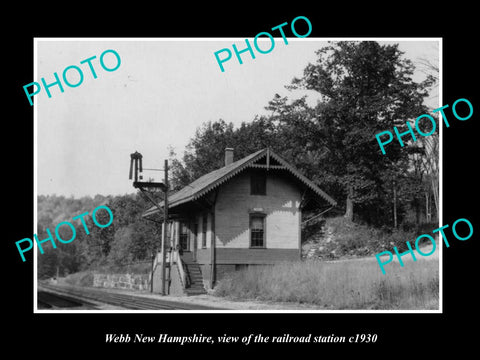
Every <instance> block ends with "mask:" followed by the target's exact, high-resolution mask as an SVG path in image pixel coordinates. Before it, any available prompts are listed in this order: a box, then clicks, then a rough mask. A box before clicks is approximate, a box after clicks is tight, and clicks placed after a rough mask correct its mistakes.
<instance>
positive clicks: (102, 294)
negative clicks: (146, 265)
mask: <svg viewBox="0 0 480 360" xmlns="http://www.w3.org/2000/svg"><path fill="white" fill-rule="evenodd" d="M38 290H39V291H40V290H42V291H48V290H50V291H52V292H54V293H58V294H60V295H63V296H67V297H68V298H71V299H78V300H79V301H80V302H82V301H83V300H87V301H88V300H90V301H97V302H100V303H104V304H110V305H115V306H120V307H122V308H125V309H130V310H221V309H220V308H213V307H209V306H203V305H196V304H185V303H179V302H174V301H169V300H163V299H154V298H148V297H145V296H136V295H128V294H123V293H115V292H113V291H105V290H101V289H94V288H80V287H76V286H64V285H62V286H56V285H52V284H45V283H40V282H39V283H38Z"/></svg>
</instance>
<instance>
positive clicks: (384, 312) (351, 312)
mask: <svg viewBox="0 0 480 360" xmlns="http://www.w3.org/2000/svg"><path fill="white" fill-rule="evenodd" d="M249 39H251V38H249ZM281 39H282V38H281V37H280V38H278V37H275V40H276V41H277V40H278V41H280V40H281ZM287 39H288V41H289V42H290V41H394V42H396V41H412V42H415V41H438V45H439V92H438V100H439V107H440V106H442V104H443V38H441V37H414V38H409V37H406V38H404V37H329V38H309V37H305V38H290V37H287ZM33 40H34V49H33V54H34V60H33V61H34V64H33V69H34V70H33V76H34V81H35V80H36V79H37V78H38V73H37V59H38V50H37V46H38V42H39V41H92V42H94V41H112V42H114V41H156V42H159V41H177V42H178V41H180V42H183V41H238V40H240V41H243V40H245V38H239V37H226V38H221V37H220V38H33ZM260 40H266V39H260ZM37 101H38V100H37V99H36V100H35V102H34V105H33V114H34V140H33V141H34V165H33V171H34V175H33V179H34V226H33V228H34V231H35V234H36V233H37V153H38V152H37V146H38V142H37V125H38V123H37V121H38V113H37V106H36V104H37ZM439 142H440V144H439V177H440V180H439V206H440V213H439V224H440V226H443V195H442V194H443V166H442V162H443V122H442V126H441V127H440V130H439ZM32 241H34V239H32ZM439 244H440V241H439ZM33 248H34V250H33V276H34V280H33V281H34V286H33V291H34V293H33V301H34V303H33V307H34V313H35V314H90V313H94V314H96V313H109V314H152V313H156V314H159V313H166V314H199V313H200V314H231V313H233V314H246V313H248V314H256V313H270V314H271V313H275V314H312V313H313V314H392V313H393V314H432V313H433V314H441V313H443V256H442V254H443V246H439V309H438V310H314V309H312V310H39V309H38V307H37V275H38V274H37V246H33ZM165 300H168V297H166V298H165ZM189 304H190V303H189Z"/></svg>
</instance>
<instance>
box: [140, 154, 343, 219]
mask: <svg viewBox="0 0 480 360" xmlns="http://www.w3.org/2000/svg"><path fill="white" fill-rule="evenodd" d="M265 156H269V157H270V158H273V159H275V160H276V161H277V162H278V163H280V164H281V166H277V167H276V168H281V169H284V170H287V171H289V172H290V173H291V174H292V175H294V176H295V177H296V178H297V179H299V180H300V181H301V182H302V183H304V184H305V185H306V186H307V187H308V188H309V189H310V190H312V191H313V192H314V193H316V194H317V195H319V196H321V197H322V198H323V199H325V200H326V201H328V202H329V203H330V204H331V205H336V201H335V200H333V199H332V198H331V197H330V196H329V195H327V194H326V193H325V192H324V191H323V190H321V189H320V188H319V187H318V186H317V185H316V184H314V183H313V182H312V181H310V180H308V179H307V178H306V177H305V176H303V175H302V174H301V173H300V172H299V171H298V170H297V169H295V168H294V167H293V166H291V165H290V164H288V163H287V162H286V161H285V160H283V159H282V158H281V157H279V156H278V155H277V154H275V153H273V152H272V151H271V150H270V149H268V148H267V149H263V150H259V151H257V152H254V153H253V154H250V155H248V156H246V157H244V158H243V159H240V160H237V161H235V162H233V163H231V164H229V165H226V166H224V167H222V168H220V169H217V170H214V171H212V172H210V173H208V174H205V175H203V176H201V177H200V178H198V179H197V180H195V181H193V182H192V183H190V184H189V185H187V186H185V187H184V188H182V189H180V190H179V191H177V192H176V193H174V194H172V195H170V197H169V199H168V203H169V206H168V207H169V208H174V207H176V206H178V205H180V204H184V203H187V202H190V201H195V200H197V199H199V198H200V197H202V196H203V195H205V194H206V193H208V192H209V191H211V190H212V189H214V188H217V187H218V186H220V185H221V184H223V183H225V182H226V181H227V180H229V179H230V178H232V177H233V176H235V175H237V174H238V173H240V172H241V171H243V170H244V169H245V168H247V167H254V165H255V164H254V163H255V162H256V161H258V160H260V159H262V158H263V157H265ZM272 167H273V166H272ZM156 212H158V208H156V207H155V206H153V207H151V208H150V209H148V210H147V211H146V212H145V213H144V214H143V216H148V215H151V214H154V213H156Z"/></svg>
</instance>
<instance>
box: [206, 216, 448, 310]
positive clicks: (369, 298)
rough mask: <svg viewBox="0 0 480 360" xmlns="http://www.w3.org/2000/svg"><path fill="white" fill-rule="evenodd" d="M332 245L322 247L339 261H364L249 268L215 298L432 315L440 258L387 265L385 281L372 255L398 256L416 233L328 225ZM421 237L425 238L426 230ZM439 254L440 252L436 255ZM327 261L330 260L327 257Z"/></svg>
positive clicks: (330, 222) (436, 300)
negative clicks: (387, 252) (425, 311)
mask: <svg viewBox="0 0 480 360" xmlns="http://www.w3.org/2000/svg"><path fill="white" fill-rule="evenodd" d="M326 227H327V228H328V227H329V228H330V229H331V230H332V231H333V233H334V236H333V239H332V240H331V241H329V242H328V243H327V244H325V246H324V247H325V250H326V254H327V255H329V254H330V251H331V250H335V253H336V254H337V256H338V255H340V258H342V257H344V256H345V257H352V255H353V257H354V256H355V255H360V256H363V257H365V259H364V260H346V261H341V262H336V263H328V262H325V261H321V260H308V261H302V262H293V263H284V264H278V265H274V266H258V267H250V268H247V269H245V270H241V271H237V272H234V273H232V274H230V275H229V276H228V277H227V278H225V279H224V280H222V281H221V282H220V283H219V284H218V286H217V288H216V290H215V295H217V296H221V297H226V298H229V299H238V300H247V299H248V300H262V301H283V302H296V303H310V304H315V305H317V306H320V307H324V308H325V309H402V310H414V309H417V310H423V309H428V310H434V309H438V306H439V266H438V261H437V260H438V258H436V259H435V258H434V256H432V257H431V258H424V257H422V256H417V258H418V260H417V262H413V261H411V260H410V261H408V260H407V259H406V258H408V257H410V255H407V256H404V257H403V259H404V262H405V266H404V267H401V266H400V265H399V263H398V261H397V262H392V263H390V264H388V265H386V267H385V270H386V274H385V275H383V274H382V272H381V270H380V267H379V265H378V263H377V261H376V259H375V254H377V253H379V252H382V251H384V250H390V251H392V252H393V246H397V247H398V248H399V249H401V251H404V250H405V249H402V248H404V247H405V241H407V240H410V242H411V243H412V240H413V241H414V239H415V238H416V236H417V235H418V234H415V232H406V231H401V230H400V231H396V232H391V233H384V232H382V231H379V230H373V229H372V228H368V227H366V226H357V225H355V224H353V223H346V222H345V221H344V220H342V219H339V218H332V219H330V220H327V223H326ZM420 231H421V233H424V232H429V231H425V229H421V230H420ZM437 251H438V249H437ZM325 258H328V256H327V257H325Z"/></svg>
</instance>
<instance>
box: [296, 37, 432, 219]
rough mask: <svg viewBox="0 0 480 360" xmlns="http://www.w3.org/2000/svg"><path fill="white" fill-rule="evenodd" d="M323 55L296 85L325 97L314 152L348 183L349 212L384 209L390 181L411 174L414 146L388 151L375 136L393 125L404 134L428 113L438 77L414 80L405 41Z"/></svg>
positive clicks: (348, 46)
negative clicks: (404, 55) (403, 46)
mask: <svg viewBox="0 0 480 360" xmlns="http://www.w3.org/2000/svg"><path fill="white" fill-rule="evenodd" d="M317 55H318V59H317V62H316V63H315V64H309V65H307V67H306V68H305V70H304V74H303V77H302V78H300V79H298V78H295V79H293V81H292V85H291V86H290V88H300V89H308V90H314V91H317V92H318V93H319V94H320V95H321V100H320V101H319V103H318V104H317V106H316V107H315V121H316V125H317V126H318V129H317V131H316V132H315V135H316V136H318V137H319V138H320V139H321V141H319V142H318V147H317V149H311V151H316V152H317V153H318V156H320V157H321V158H322V162H323V163H322V165H321V171H323V172H325V173H327V174H329V177H330V179H329V182H330V183H335V184H336V185H337V186H338V187H339V188H341V189H342V192H343V199H344V204H345V217H347V218H349V219H353V215H354V205H355V204H356V205H361V207H362V208H363V209H364V210H365V209H367V210H368V208H369V209H370V211H374V210H375V208H376V209H377V211H378V204H379V202H382V197H383V196H384V195H383V194H385V189H384V188H385V182H386V181H387V179H390V181H391V180H392V179H394V178H395V177H397V176H399V175H400V174H405V173H407V172H408V159H407V157H408V154H409V151H411V150H412V149H413V147H412V148H410V149H408V150H407V149H406V148H400V147H399V146H397V147H394V146H391V147H390V148H389V149H388V152H387V154H386V155H382V153H381V152H380V150H379V147H378V143H377V141H376V139H375V134H376V133H378V132H381V131H384V130H386V129H392V127H393V126H396V127H397V128H398V130H399V131H400V132H404V131H406V130H407V127H406V121H408V120H410V119H413V118H416V117H417V116H419V115H420V114H422V113H425V112H426V107H425V106H424V105H423V99H424V97H425V96H426V95H427V94H428V92H427V87H428V86H429V84H430V83H431V79H427V80H426V81H424V82H422V83H416V82H414V81H413V80H412V75H413V71H414V66H413V64H412V62H411V61H410V60H408V59H403V58H402V52H401V51H399V50H398V45H380V44H378V43H377V42H374V41H363V42H346V41H341V42H336V43H331V45H329V46H327V47H325V48H322V49H320V50H318V51H317ZM312 143H313V144H314V142H312ZM331 185H332V184H331Z"/></svg>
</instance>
